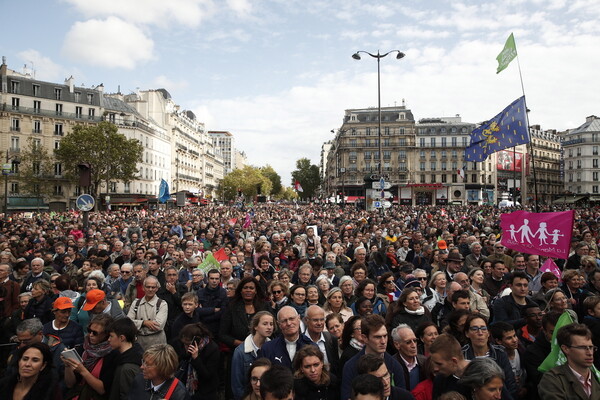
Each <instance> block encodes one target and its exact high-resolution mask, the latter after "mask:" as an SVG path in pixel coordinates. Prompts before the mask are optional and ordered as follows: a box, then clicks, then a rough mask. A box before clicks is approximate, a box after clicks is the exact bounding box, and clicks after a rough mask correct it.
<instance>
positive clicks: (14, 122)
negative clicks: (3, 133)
mask: <svg viewBox="0 0 600 400" xmlns="http://www.w3.org/2000/svg"><path fill="white" fill-rule="evenodd" d="M10 130H11V131H13V132H20V131H21V120H20V119H18V118H13V119H11V120H10Z"/></svg>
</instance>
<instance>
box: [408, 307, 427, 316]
mask: <svg viewBox="0 0 600 400" xmlns="http://www.w3.org/2000/svg"><path fill="white" fill-rule="evenodd" d="M404 311H406V312H407V313H408V314H411V315H423V314H425V309H424V308H423V306H420V307H419V308H417V309H416V310H415V311H411V310H409V309H408V308H406V307H404Z"/></svg>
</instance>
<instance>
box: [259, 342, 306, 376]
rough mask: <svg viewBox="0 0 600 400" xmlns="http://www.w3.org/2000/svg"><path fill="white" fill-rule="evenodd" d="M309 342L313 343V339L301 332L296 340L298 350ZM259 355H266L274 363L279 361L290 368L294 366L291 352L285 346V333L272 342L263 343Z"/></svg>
mask: <svg viewBox="0 0 600 400" xmlns="http://www.w3.org/2000/svg"><path fill="white" fill-rule="evenodd" d="M309 344H313V342H312V340H310V338H309V337H308V336H306V335H304V334H300V336H299V337H298V340H297V341H296V351H298V350H300V349H301V348H302V347H304V346H306V345H309ZM258 357H259V358H260V357H265V358H268V359H269V360H271V362H272V363H273V364H275V363H279V364H281V365H283V366H286V367H288V368H290V369H291V368H292V360H291V359H290V354H289V353H288V351H287V348H286V347H285V339H284V338H283V335H280V336H278V337H276V338H275V339H273V340H271V341H270V342H266V343H265V344H263V345H262V347H261V348H260V350H259V351H258Z"/></svg>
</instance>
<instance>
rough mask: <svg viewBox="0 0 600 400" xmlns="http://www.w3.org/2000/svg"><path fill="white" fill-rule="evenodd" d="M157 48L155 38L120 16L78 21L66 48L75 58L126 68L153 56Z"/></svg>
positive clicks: (64, 49)
mask: <svg viewBox="0 0 600 400" xmlns="http://www.w3.org/2000/svg"><path fill="white" fill-rule="evenodd" d="M153 50H154V42H153V41H152V39H150V38H149V37H147V36H146V34H145V33H144V32H143V31H142V30H141V29H140V28H138V27H136V26H135V25H132V24H129V23H127V22H125V21H123V20H122V19H119V18H116V17H108V18H107V19H105V20H99V19H90V20H88V21H85V22H76V23H75V24H74V25H73V26H72V27H71V30H70V31H69V32H68V33H67V35H66V37H65V41H64V44H63V48H62V51H63V54H65V55H66V56H67V57H68V58H70V59H71V60H77V61H80V62H82V63H86V64H91V65H99V66H102V67H109V68H126V69H133V68H135V67H136V66H137V65H138V64H139V63H140V62H144V61H148V60H150V59H151V58H152V52H153Z"/></svg>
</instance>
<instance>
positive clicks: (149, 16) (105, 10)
mask: <svg viewBox="0 0 600 400" xmlns="http://www.w3.org/2000/svg"><path fill="white" fill-rule="evenodd" d="M63 1H65V2H67V3H69V4H71V5H73V6H74V7H75V8H76V9H77V10H78V11H79V12H80V13H82V14H83V15H84V16H85V17H86V18H98V17H109V16H116V17H119V18H121V19H123V20H125V21H129V22H133V23H138V24H150V25H158V26H163V27H166V26H167V25H168V24H170V23H177V24H183V25H185V26H187V27H196V26H198V25H199V24H200V22H201V21H202V20H203V19H204V18H205V17H207V16H209V15H211V14H212V13H213V12H214V10H215V7H216V6H215V4H214V1H213V0H168V1H164V0H63Z"/></svg>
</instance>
